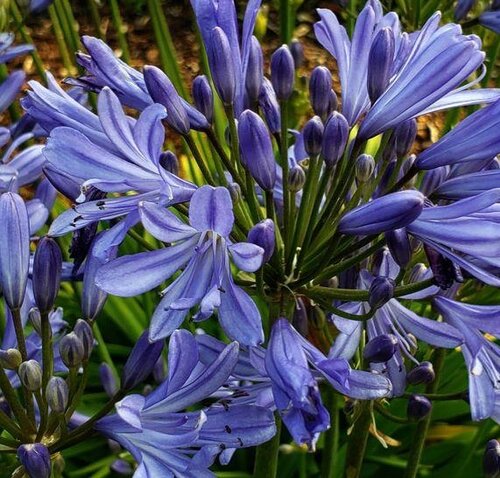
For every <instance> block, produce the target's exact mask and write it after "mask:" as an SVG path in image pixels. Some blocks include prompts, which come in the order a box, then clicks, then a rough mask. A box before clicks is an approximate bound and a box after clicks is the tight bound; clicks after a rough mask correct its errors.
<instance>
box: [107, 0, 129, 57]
mask: <svg viewBox="0 0 500 478" xmlns="http://www.w3.org/2000/svg"><path fill="white" fill-rule="evenodd" d="M109 5H110V8H111V19H112V21H113V26H114V27H115V30H116V35H117V37H118V43H119V44H120V49H121V51H122V60H123V61H124V62H125V63H130V52H129V49H128V43H127V37H126V35H125V27H124V25H123V20H122V16H121V14H120V7H119V5H118V1H117V0H109Z"/></svg>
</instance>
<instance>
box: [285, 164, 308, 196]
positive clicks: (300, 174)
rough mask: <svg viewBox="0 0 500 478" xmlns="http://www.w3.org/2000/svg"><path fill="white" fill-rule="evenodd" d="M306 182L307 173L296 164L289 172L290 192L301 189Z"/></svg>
mask: <svg viewBox="0 0 500 478" xmlns="http://www.w3.org/2000/svg"><path fill="white" fill-rule="evenodd" d="M305 182H306V173H305V172H304V170H303V169H302V168H301V167H300V166H294V167H293V168H291V169H290V171H289V173H288V188H289V190H290V192H292V193H296V192H298V191H300V190H301V189H302V188H303V187H304V184H305Z"/></svg>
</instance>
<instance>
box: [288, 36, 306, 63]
mask: <svg viewBox="0 0 500 478" xmlns="http://www.w3.org/2000/svg"><path fill="white" fill-rule="evenodd" d="M290 53H291V54H292V57H293V64H294V65H295V68H296V69H298V68H300V67H301V66H302V65H303V64H304V47H303V46H302V43H301V42H300V40H297V39H296V38H294V39H293V40H292V42H291V43H290Z"/></svg>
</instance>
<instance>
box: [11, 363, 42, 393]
mask: <svg viewBox="0 0 500 478" xmlns="http://www.w3.org/2000/svg"><path fill="white" fill-rule="evenodd" d="M17 373H18V375H19V379H20V380H21V383H22V384H23V385H24V386H25V387H26V388H27V389H28V390H29V391H30V392H36V391H37V390H40V387H41V386H42V367H40V364H39V363H38V362H37V361H36V360H27V361H26V362H23V363H22V364H21V365H19V368H18V369H17Z"/></svg>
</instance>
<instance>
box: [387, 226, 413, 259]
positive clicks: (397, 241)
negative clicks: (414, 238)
mask: <svg viewBox="0 0 500 478" xmlns="http://www.w3.org/2000/svg"><path fill="white" fill-rule="evenodd" d="M385 239H386V242H387V246H388V247H389V251H390V252H391V255H392V258H393V259H394V260H395V261H396V264H397V265H398V266H399V267H401V268H403V269H404V268H405V267H406V266H407V265H408V264H409V263H410V260H411V252H412V251H411V244H410V239H409V237H408V234H407V232H406V229H405V228H404V227H402V228H401V229H394V230H392V231H388V232H386V233H385Z"/></svg>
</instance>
